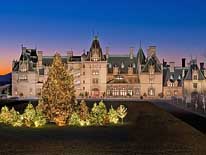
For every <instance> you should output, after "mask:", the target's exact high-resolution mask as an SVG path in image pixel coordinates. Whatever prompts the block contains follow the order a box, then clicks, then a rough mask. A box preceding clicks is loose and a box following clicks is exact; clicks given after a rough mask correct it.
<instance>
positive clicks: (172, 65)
mask: <svg viewBox="0 0 206 155" xmlns="http://www.w3.org/2000/svg"><path fill="white" fill-rule="evenodd" d="M169 64H170V72H174V71H175V62H170V63H169Z"/></svg>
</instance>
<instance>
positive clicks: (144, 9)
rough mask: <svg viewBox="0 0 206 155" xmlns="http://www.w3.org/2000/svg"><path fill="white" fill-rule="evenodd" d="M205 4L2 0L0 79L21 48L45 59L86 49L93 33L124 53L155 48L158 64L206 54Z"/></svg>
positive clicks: (185, 0)
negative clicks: (132, 49)
mask: <svg viewBox="0 0 206 155" xmlns="http://www.w3.org/2000/svg"><path fill="white" fill-rule="evenodd" d="M205 6H206V1H204V0H202V1H201V0H170V1H169V0H168V1H167V2H166V0H162V1H160V0H141V1H139V0H102V1H99V0H1V1H0V74H5V73H7V72H10V71H11V61H12V60H13V59H18V58H19V55H20V52H21V44H24V46H26V47H28V48H35V47H37V49H38V50H43V51H44V53H45V54H49V55H52V54H54V52H55V51H59V52H60V53H61V54H62V55H64V54H66V51H67V50H69V49H71V48H72V49H73V50H74V52H75V53H76V54H79V53H82V51H83V49H86V50H88V49H89V47H90V44H91V41H92V32H93V31H94V32H95V33H98V35H99V38H100V43H101V45H102V48H103V49H105V47H106V46H109V47H110V48H111V53H113V54H122V53H124V54H127V53H128V50H129V47H131V46H133V47H135V49H136V52H137V49H138V47H139V41H140V40H141V41H142V47H143V48H144V51H145V52H146V48H147V46H149V45H156V46H157V54H158V55H159V56H160V59H162V58H165V59H166V60H167V61H176V62H177V63H179V62H180V61H181V60H180V58H181V57H186V58H190V57H191V55H192V56H193V57H196V56H197V57H198V58H201V59H202V60H203V55H204V53H205V55H206V8H205Z"/></svg>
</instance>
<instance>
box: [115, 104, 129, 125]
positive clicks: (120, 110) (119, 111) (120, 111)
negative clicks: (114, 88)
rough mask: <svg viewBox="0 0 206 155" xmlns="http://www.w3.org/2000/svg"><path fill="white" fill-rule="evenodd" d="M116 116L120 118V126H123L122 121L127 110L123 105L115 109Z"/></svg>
mask: <svg viewBox="0 0 206 155" xmlns="http://www.w3.org/2000/svg"><path fill="white" fill-rule="evenodd" d="M117 114H118V117H119V118H121V120H122V124H123V119H124V117H125V116H126V115H127V108H125V106H124V105H120V106H119V107H118V108H117Z"/></svg>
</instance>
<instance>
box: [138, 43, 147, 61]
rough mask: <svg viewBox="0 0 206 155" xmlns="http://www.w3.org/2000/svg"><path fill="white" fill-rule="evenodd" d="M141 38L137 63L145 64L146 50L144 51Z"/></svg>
mask: <svg viewBox="0 0 206 155" xmlns="http://www.w3.org/2000/svg"><path fill="white" fill-rule="evenodd" d="M141 46H142V45H141V40H140V47H139V50H138V52H137V64H138V63H139V64H145V59H146V58H145V55H144V52H143V49H142V47H141Z"/></svg>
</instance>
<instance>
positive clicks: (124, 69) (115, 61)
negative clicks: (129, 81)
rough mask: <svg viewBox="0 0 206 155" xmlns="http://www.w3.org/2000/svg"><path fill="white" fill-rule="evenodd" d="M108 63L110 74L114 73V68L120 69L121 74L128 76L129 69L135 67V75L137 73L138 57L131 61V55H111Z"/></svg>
mask: <svg viewBox="0 0 206 155" xmlns="http://www.w3.org/2000/svg"><path fill="white" fill-rule="evenodd" d="M107 63H108V65H107V68H108V73H113V67H119V71H120V74H127V73H128V67H133V73H136V67H137V66H136V65H137V59H136V57H133V59H130V57H129V55H110V56H109V58H108V60H107Z"/></svg>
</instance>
